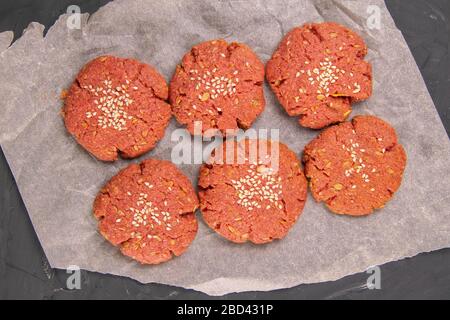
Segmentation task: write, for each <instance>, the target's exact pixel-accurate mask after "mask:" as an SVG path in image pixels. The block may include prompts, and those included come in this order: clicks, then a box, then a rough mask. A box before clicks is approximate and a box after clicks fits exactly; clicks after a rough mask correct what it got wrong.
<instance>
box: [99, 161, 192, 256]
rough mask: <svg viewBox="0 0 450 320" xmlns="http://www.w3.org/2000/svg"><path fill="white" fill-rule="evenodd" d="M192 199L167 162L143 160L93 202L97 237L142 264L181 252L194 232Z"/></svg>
mask: <svg viewBox="0 0 450 320" xmlns="http://www.w3.org/2000/svg"><path fill="white" fill-rule="evenodd" d="M197 207H198V199H197V195H196V193H195V191H194V189H193V187H192V185H191V183H190V181H189V179H188V178H187V177H186V176H184V175H183V173H182V172H181V171H180V170H179V169H178V168H177V167H176V166H175V165H174V164H172V163H171V162H168V161H161V160H156V159H148V160H145V161H143V162H141V163H140V164H131V165H130V166H128V167H127V168H125V169H123V170H121V171H120V172H119V173H118V174H117V175H116V176H114V177H113V178H112V179H111V180H110V181H109V182H108V183H107V184H106V185H105V186H104V187H103V188H102V190H101V191H100V193H99V194H98V195H97V197H96V199H95V202H94V215H95V217H96V218H97V219H98V221H99V222H98V229H99V231H100V233H101V234H102V235H103V236H104V237H105V238H106V239H107V240H108V241H109V242H111V243H112V244H113V245H115V246H119V247H120V250H121V252H122V253H123V254H124V255H126V256H129V257H131V258H133V259H135V260H137V261H139V262H140V263H143V264H158V263H161V262H164V261H167V260H169V259H171V258H172V257H173V256H174V255H175V256H179V255H181V254H182V253H184V252H185V251H186V249H187V248H188V246H189V245H190V243H191V242H192V241H193V240H194V238H195V235H196V233H197V220H196V218H195V214H194V212H195V210H196V209H197Z"/></svg>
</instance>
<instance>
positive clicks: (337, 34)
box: [266, 22, 372, 129]
mask: <svg viewBox="0 0 450 320" xmlns="http://www.w3.org/2000/svg"><path fill="white" fill-rule="evenodd" d="M366 54H367V46H366V45H365V43H364V41H363V39H362V38H361V37H360V36H358V35H357V34H356V33H354V32H353V31H351V30H349V29H347V28H345V27H343V26H341V25H339V24H337V23H332V22H325V23H317V24H306V25H304V26H302V27H298V28H294V29H293V30H292V31H290V32H289V33H288V34H287V35H286V36H285V37H284V38H283V40H282V41H281V43H280V45H279V47H278V48H277V50H276V51H275V52H274V54H273V56H272V58H271V59H270V60H269V62H268V63H267V66H266V76H267V80H268V81H269V84H270V87H271V88H272V91H273V92H274V93H275V95H276V96H277V99H278V101H279V102H280V104H281V105H282V106H283V108H284V109H285V110H286V112H287V113H288V114H289V115H290V116H297V117H299V123H300V125H302V126H304V127H308V128H312V129H321V128H323V127H326V126H328V125H330V124H333V123H337V122H342V121H344V120H345V119H346V118H347V117H348V115H349V114H350V113H351V111H352V108H351V103H352V102H356V101H361V100H365V99H367V98H369V96H370V95H371V94H372V68H371V65H370V64H369V63H368V62H366V61H364V60H363V59H364V57H365V55H366Z"/></svg>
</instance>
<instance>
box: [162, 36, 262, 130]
mask: <svg viewBox="0 0 450 320" xmlns="http://www.w3.org/2000/svg"><path fill="white" fill-rule="evenodd" d="M263 82H264V65H263V63H262V62H261V61H260V59H259V58H258V56H257V55H256V54H255V53H254V52H253V51H252V50H251V49H250V48H249V47H248V46H246V45H244V44H242V43H234V42H233V43H230V44H229V43H227V42H226V41H224V40H213V41H208V42H203V43H201V44H199V45H196V46H194V47H193V48H192V49H191V50H190V51H189V52H188V53H187V54H186V55H185V56H184V57H183V60H182V62H181V64H180V65H178V67H177V69H176V71H175V74H174V76H173V78H172V81H171V82H170V93H169V97H170V103H171V105H172V110H173V113H174V115H175V117H176V119H177V120H178V122H179V123H181V124H183V125H186V126H187V129H188V130H189V132H190V133H191V134H193V135H194V134H198V135H200V134H201V135H204V136H213V135H215V134H216V133H221V134H222V135H226V134H227V133H228V134H229V135H233V134H234V132H235V131H236V130H238V129H239V128H241V129H247V128H249V127H250V126H251V125H252V123H253V121H254V120H255V119H256V118H257V117H258V115H259V114H260V113H261V112H262V111H263V110H264V106H265V100H264V94H263V88H262V84H263ZM196 122H201V124H202V125H201V130H200V128H199V129H197V130H195V123H196ZM197 131H198V133H197Z"/></svg>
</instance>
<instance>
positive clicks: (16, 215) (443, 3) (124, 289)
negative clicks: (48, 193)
mask: <svg viewBox="0 0 450 320" xmlns="http://www.w3.org/2000/svg"><path fill="white" fill-rule="evenodd" d="M161 1H162V0H161ZM107 2H108V0H86V1H76V0H71V1H70V0H69V1H68V0H47V1H44V0H40V1H36V0H2V1H1V2H0V32H2V31H6V30H13V31H14V33H15V37H16V38H17V37H19V36H20V35H21V34H22V30H23V29H24V28H25V27H26V26H27V25H28V23H29V22H31V21H38V22H40V23H42V24H44V25H45V26H46V27H47V28H48V27H49V26H51V25H52V24H53V23H54V21H55V20H56V19H57V18H58V16H59V15H60V14H62V13H64V12H65V11H66V8H67V7H68V6H69V5H71V4H76V5H79V6H80V7H81V10H82V12H90V13H92V12H94V11H96V10H97V9H98V8H99V7H100V6H102V5H104V4H105V3H107ZM386 3H387V6H388V8H389V10H390V12H391V14H392V16H393V17H394V20H395V22H396V24H397V26H398V28H399V29H400V30H401V31H402V32H403V34H404V36H405V38H406V41H407V42H408V45H409V47H410V48H411V51H412V52H413V55H414V57H415V59H416V61H417V64H418V65H419V67H420V70H421V72H422V75H423V77H424V79H425V82H426V84H427V87H428V90H429V91H430V93H431V96H432V97H433V100H434V103H435V105H436V107H437V109H438V111H439V114H440V116H441V119H442V121H443V123H444V125H445V128H446V130H447V134H448V133H449V130H450V59H449V36H450V25H449V19H450V1H449V0H386ZM0 72H1V71H0ZM449 178H450V177H443V181H444V183H448V180H449ZM67 277H68V274H66V272H65V271H63V270H52V269H51V268H50V267H49V265H48V262H47V259H46V257H45V255H44V252H43V250H42V248H41V246H40V244H39V241H38V239H37V237H36V234H35V232H34V230H33V226H32V225H31V222H30V220H29V217H28V214H27V212H26V210H25V207H24V204H23V202H22V200H21V197H20V194H19V191H18V190H17V186H16V184H15V182H14V179H13V177H12V174H11V171H10V169H9V167H8V165H7V162H6V160H5V157H4V155H3V152H1V151H0V299H18V298H25V299H28V298H30V299H102V298H105V299H167V298H168V299H195V298H204V299H207V298H211V297H208V296H207V295H205V294H202V293H199V292H195V291H192V290H185V289H180V288H176V287H170V286H165V285H159V284H148V285H143V284H140V283H138V282H136V281H134V280H131V279H127V278H122V277H117V276H111V275H101V274H97V273H92V272H86V271H83V272H82V283H81V286H82V289H81V290H73V291H70V290H67V289H66V279H67ZM367 277H368V274H366V273H360V274H356V275H352V276H348V277H345V278H343V279H341V280H338V281H334V282H327V283H320V284H312V285H300V286H297V287H294V288H291V289H283V290H276V291H272V292H247V293H240V294H230V295H227V296H224V297H220V298H221V299H233V298H234V299H271V298H273V299H450V249H445V250H439V251H436V252H432V253H424V254H420V255H419V256H416V257H414V258H411V259H405V260H402V261H398V262H392V263H388V264H386V265H383V266H382V267H381V279H382V282H381V286H382V288H381V290H368V289H367V288H365V283H366V279H367Z"/></svg>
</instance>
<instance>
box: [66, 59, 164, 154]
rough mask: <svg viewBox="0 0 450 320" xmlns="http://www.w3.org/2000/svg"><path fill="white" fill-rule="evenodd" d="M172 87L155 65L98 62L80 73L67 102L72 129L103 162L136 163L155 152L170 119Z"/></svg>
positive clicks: (135, 62) (136, 62) (99, 60)
mask: <svg viewBox="0 0 450 320" xmlns="http://www.w3.org/2000/svg"><path fill="white" fill-rule="evenodd" d="M167 96H168V88H167V84H166V82H165V80H164V78H163V77H162V76H161V75H160V74H159V73H158V72H157V71H156V70H155V69H153V68H152V67H151V66H149V65H147V64H143V63H141V62H139V61H137V60H133V59H122V58H117V57H112V56H102V57H98V58H96V59H94V60H92V61H91V62H89V63H88V64H87V65H85V66H84V68H83V69H82V70H81V71H80V73H79V74H78V76H77V78H76V79H75V81H74V83H73V84H72V86H71V87H70V90H69V92H68V95H67V97H66V101H65V105H64V109H63V114H64V121H65V125H66V127H67V130H68V131H69V132H70V133H71V134H72V135H73V136H74V137H75V139H76V140H77V141H78V143H79V144H80V145H82V146H83V147H84V148H85V149H86V150H87V151H89V152H90V153H91V154H92V155H94V156H95V157H96V158H97V159H99V160H103V161H114V160H117V158H118V155H119V154H120V155H121V156H122V157H123V158H135V157H138V156H140V155H142V154H143V153H145V152H147V151H149V150H151V149H153V148H154V147H155V145H156V143H157V142H158V141H159V140H160V139H161V138H162V137H163V136H164V131H165V128H166V127H167V124H168V123H169V120H170V117H171V110H170V106H169V104H168V103H166V102H165V100H167Z"/></svg>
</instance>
